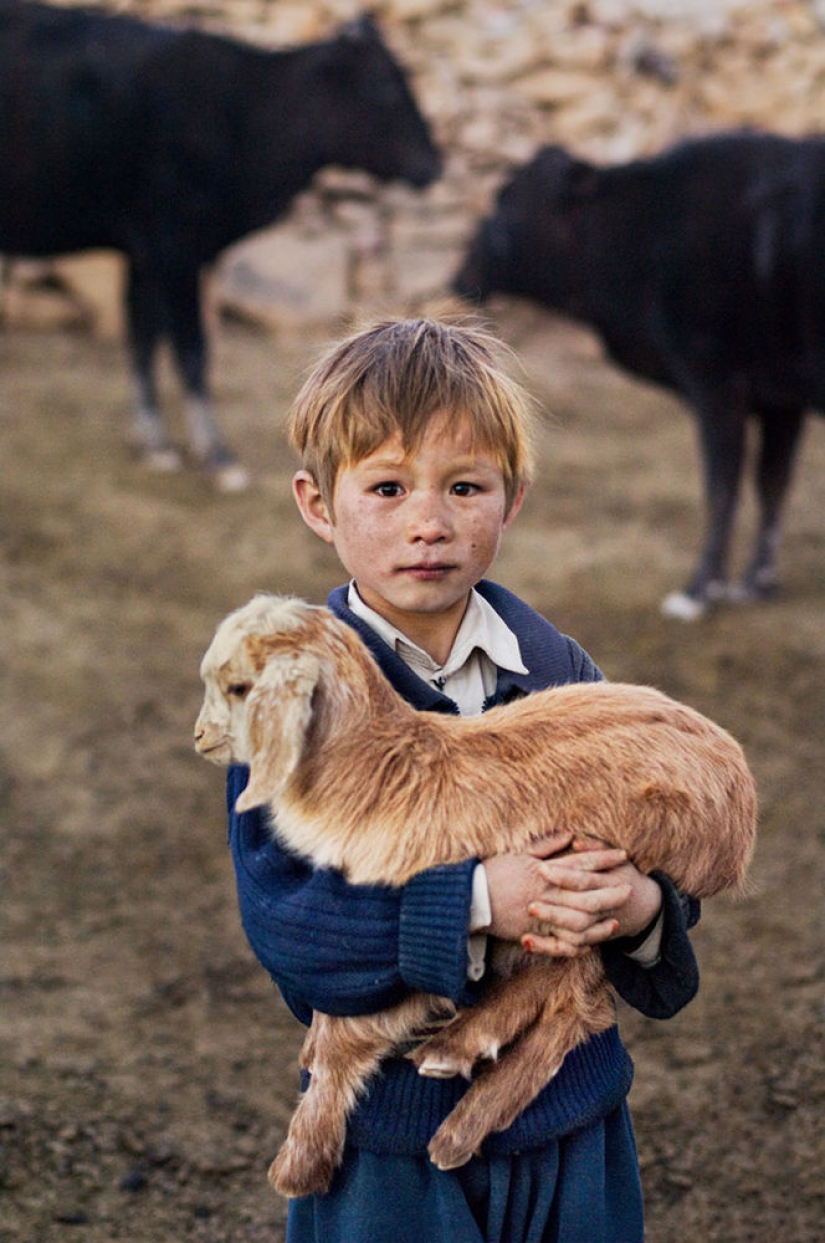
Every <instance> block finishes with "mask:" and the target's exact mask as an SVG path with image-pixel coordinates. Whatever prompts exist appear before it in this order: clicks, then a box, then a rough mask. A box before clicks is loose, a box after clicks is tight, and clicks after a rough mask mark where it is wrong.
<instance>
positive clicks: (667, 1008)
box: [227, 582, 699, 1153]
mask: <svg viewBox="0 0 825 1243" xmlns="http://www.w3.org/2000/svg"><path fill="white" fill-rule="evenodd" d="M478 590H479V591H480V593H481V594H482V595H483V596H484V597H485V599H487V600H488V601H489V602H490V603H491V604H492V605H493V607H494V608H495V609H496V611H497V612H498V613H499V614H500V616H501V617H502V618H503V620H504V621H505V622H506V623H507V625H508V626H509V627H510V629H511V630H512V631H514V633H515V634H516V635H517V636H518V639H519V644H520V647H521V655H522V660H523V662H524V664H525V666H526V668H527V669H528V671H529V672H528V673H526V674H517V673H511V672H509V671H507V670H500V672H499V678H498V685H497V688H496V692H495V695H494V696H493V697H492V698H491V699H490V700H489V702H488V704H487V705H485V706H486V707H490V706H492V705H493V704H496V703H503V702H506V701H507V700H509V699H512V698H514V697H517V696H521V695H524V694H529V693H530V692H531V691H535V690H539V689H542V688H544V687H547V686H559V685H562V684H564V683H567V682H592V681H598V680H600V679H601V676H602V675H601V673H600V672H599V670H598V668H597V667H596V666H595V665H594V663H593V661H592V660H591V659H590V657H589V656H588V655H587V653H586V652H585V651H584V650H583V649H582V648H581V647H580V646H579V645H578V644H577V643H576V642H575V641H574V640H573V639H571V638H569V637H567V636H565V635H562V634H560V633H559V631H558V630H556V629H555V627H553V626H552V625H550V623H549V622H547V621H546V620H545V619H544V618H543V617H541V616H540V615H539V614H538V613H536V612H535V611H534V610H533V609H531V608H530V607H529V606H528V605H526V604H524V603H523V601H521V600H519V599H518V598H517V597H516V596H514V595H512V594H511V593H510V592H508V591H506V590H505V589H504V588H502V587H499V586H497V585H495V584H493V583H488V582H482V583H480V584H479V586H478ZM346 599H347V594H346V588H338V589H337V590H336V591H334V592H333V593H332V595H331V596H330V598H329V605H330V608H331V609H332V610H333V612H334V613H336V614H337V615H338V616H339V617H341V618H342V619H343V620H344V621H346V622H347V623H348V624H349V625H351V626H352V627H353V628H354V629H355V630H356V631H357V632H358V634H359V635H360V636H361V638H362V639H363V641H364V643H365V644H366V646H367V647H368V648H369V649H370V651H371V652H372V653H373V655H374V656H375V658H376V659H377V661H378V663H379V665H380V667H381V669H382V670H383V672H384V673H385V675H386V676H387V678H388V679H389V681H390V682H391V683H392V684H393V686H395V687H396V689H397V690H398V691H399V693H400V694H401V695H403V696H404V698H405V699H407V700H408V701H409V702H410V703H411V704H413V706H414V707H416V708H418V709H421V710H423V711H434V712H452V713H454V712H455V711H456V706H455V704H454V703H453V702H452V700H450V699H448V698H447V697H446V696H444V695H442V694H441V693H440V692H439V691H437V690H435V689H433V688H432V687H430V686H428V685H427V683H425V682H424V681H422V680H421V679H420V678H419V677H417V675H416V674H415V673H413V672H412V670H410V669H409V667H408V666H407V665H406V664H405V663H404V662H403V661H402V660H401V659H400V657H398V656H396V654H395V653H394V652H393V651H392V649H391V648H390V647H388V646H387V644H386V643H384V641H383V640H382V639H380V638H379V637H378V636H377V635H376V634H375V633H374V631H372V630H371V629H370V627H369V626H367V625H366V624H365V623H364V622H363V621H362V620H361V619H360V618H358V617H356V616H355V615H354V614H353V613H352V612H351V611H350V609H349V608H348V607H347V603H346ZM247 780H248V770H247V768H246V767H245V766H243V765H234V766H233V767H231V768H230V770H229V774H228V779H227V804H228V811H229V842H230V847H231V850H232V857H233V861H234V864H235V870H236V876H237V884H238V900H239V905H240V911H241V918H242V921H243V926H244V929H245V931H246V935H247V937H248V939H249V942H250V944H251V946H252V949H253V950H254V952H255V954H256V955H257V957H258V959H259V961H260V962H261V963H262V964H263V966H264V967H265V968H266V969H267V970H268V971H269V973H270V974H271V976H272V978H273V979H274V980H275V982H276V983H277V985H278V987H279V988H280V990H281V993H282V995H283V997H284V999H285V1001H286V1003H287V1005H288V1006H289V1007H290V1009H291V1010H292V1012H293V1013H294V1014H295V1015H296V1017H297V1018H298V1019H300V1021H301V1022H303V1023H308V1022H309V1021H310V1018H311V1014H312V1010H313V1009H316V1010H320V1011H322V1012H324V1013H328V1014H339V1015H352V1014H363V1013H368V1012H372V1011H375V1010H380V1009H384V1008H386V1007H387V1006H390V1005H392V1004H394V1003H395V1002H397V1001H399V1000H400V999H401V998H403V997H404V996H405V995H406V994H407V993H408V992H409V991H410V990H414V989H420V990H422V991H424V992H429V993H437V994H439V995H441V996H446V997H450V998H452V999H453V1000H454V1001H456V1002H459V1003H461V1004H472V1001H473V998H474V996H477V989H478V987H483V981H482V984H481V985H480V986H476V985H471V984H469V983H468V981H467V927H468V919H469V907H470V900H471V886H472V874H473V870H474V868H475V866H476V863H477V860H475V859H468V860H467V862H466V863H461V864H450V865H446V866H443V867H436V868H431V869H429V870H428V871H426V872H422V873H420V874H419V875H418V876H415V877H413V878H412V880H410V881H408V883H407V884H406V885H404V886H402V887H400V888H395V889H394V888H390V887H389V886H380V885H357V886H356V885H349V884H347V883H346V882H345V881H344V879H343V877H341V876H340V875H339V874H338V873H337V872H334V871H331V870H329V869H319V870H314V869H312V868H311V867H310V866H308V865H307V864H306V863H305V862H304V861H302V860H301V859H298V858H296V857H295V856H293V855H291V854H289V853H288V852H287V851H285V850H283V849H282V847H281V846H280V845H279V844H278V843H277V841H276V840H275V839H274V838H273V835H272V831H271V828H270V826H269V824H268V822H267V816H266V813H265V812H264V811H263V809H255V810H253V811H250V812H246V813H245V814H243V815H239V814H238V813H236V812H235V810H234V804H235V800H236V798H237V797H238V795H239V794H240V792H241V790H242V789H243V788H244V786H245V785H246V782H247ZM657 880H659V882H660V884H661V886H662V892H663V895H664V928H663V935H662V947H661V956H660V960H659V962H658V963H657V964H656V965H655V966H653V967H650V968H642V967H641V966H639V964H637V963H636V962H634V961H633V959H631V958H629V957H628V956H627V954H626V953H625V952H624V951H625V949H626V948H627V946H623V944H622V942H621V941H620V940H617V941H613V942H610V943H609V944H607V945H605V946H603V947H602V950H601V953H602V956H603V959H604V962H605V967H606V970H607V974H608V976H609V978H610V981H611V983H612V984H613V986H614V987H615V988H616V990H617V992H618V993H619V994H620V995H621V996H622V997H623V998H624V1000H626V1001H627V1002H628V1003H629V1004H630V1005H632V1006H634V1007H635V1008H636V1009H638V1010H641V1011H642V1013H644V1014H647V1015H649V1016H651V1017H654V1018H668V1017H670V1016H671V1015H672V1014H675V1013H676V1012H677V1011H678V1010H680V1009H681V1008H682V1006H684V1005H686V1004H687V1002H688V1001H690V999H691V998H692V997H693V995H694V994H695V992H696V989H697V987H698V973H697V968H696V961H695V958H694V956H693V952H692V949H691V946H690V942H689V940H688V936H687V929H688V927H690V926H692V925H693V924H694V923H695V922H696V920H697V919H698V917H699V906H698V903H696V902H693V901H692V900H689V899H685V898H684V897H682V896H681V895H679V894H678V893H677V892H676V890H675V889H674V887H673V886H672V884H671V883H670V882H669V881H668V880H667V878H666V877H663V876H660V875H658V874H657ZM631 1079H632V1063H631V1061H630V1058H629V1056H628V1054H627V1052H626V1050H625V1048H624V1046H623V1045H622V1043H621V1040H620V1038H619V1033H618V1028H617V1027H615V1026H614V1027H613V1028H611V1029H610V1030H609V1031H606V1032H603V1033H601V1034H600V1035H598V1036H596V1037H594V1038H593V1039H591V1040H590V1041H588V1042H587V1043H586V1044H584V1045H582V1046H580V1047H579V1048H577V1049H575V1050H574V1051H573V1052H572V1053H571V1054H570V1055H569V1056H568V1057H567V1059H566V1060H565V1062H564V1064H563V1066H562V1068H561V1070H560V1071H559V1073H558V1075H556V1077H555V1078H554V1079H553V1080H552V1081H551V1083H550V1084H549V1085H548V1086H547V1087H546V1088H545V1089H544V1090H543V1092H542V1093H541V1094H540V1095H539V1096H538V1097H537V1098H536V1100H535V1101H534V1102H533V1103H532V1104H531V1105H530V1106H529V1107H528V1108H527V1109H526V1110H525V1111H524V1113H523V1114H521V1116H520V1117H519V1118H517V1119H516V1121H515V1122H514V1123H513V1125H512V1126H511V1127H510V1128H509V1129H508V1130H507V1131H504V1132H501V1133H499V1134H497V1135H494V1136H491V1137H490V1138H489V1139H488V1140H487V1141H486V1145H485V1151H487V1152H489V1153H494V1152H503V1153H508V1152H515V1151H518V1150H520V1149H524V1148H534V1147H538V1146H540V1145H542V1144H543V1143H545V1142H547V1141H549V1140H551V1139H554V1138H557V1137H558V1136H560V1135H563V1134H567V1133H569V1132H570V1131H573V1130H576V1129H578V1128H579V1127H581V1126H585V1125H587V1124H589V1123H591V1122H594V1121H596V1120H597V1119H599V1118H601V1117H604V1116H605V1115H606V1114H607V1113H608V1112H610V1110H611V1109H613V1108H615V1106H616V1105H617V1104H618V1103H619V1102H620V1101H621V1100H622V1099H623V1098H624V1096H625V1095H626V1094H627V1092H628V1090H629V1087H630V1082H631ZM466 1089H467V1084H466V1082H465V1081H464V1080H461V1079H458V1080H439V1079H427V1078H424V1077H423V1076H421V1075H419V1074H418V1073H417V1072H416V1070H415V1068H414V1067H413V1066H412V1064H411V1063H410V1062H408V1061H406V1060H404V1059H389V1060H388V1061H387V1062H386V1063H385V1064H384V1066H383V1067H382V1073H381V1074H380V1075H378V1076H376V1077H375V1079H374V1080H373V1082H372V1083H371V1085H370V1088H369V1090H368V1092H367V1094H366V1096H365V1098H364V1100H363V1101H362V1102H361V1104H360V1106H359V1108H358V1110H357V1112H356V1115H355V1116H354V1118H353V1120H352V1122H351V1125H350V1130H349V1139H350V1142H352V1143H354V1144H355V1145H356V1146H359V1147H363V1148H367V1149H370V1150H371V1151H374V1152H392V1153H416V1152H423V1151H424V1149H425V1148H426V1145H427V1142H428V1141H429V1139H430V1138H431V1136H432V1135H433V1133H434V1132H435V1131H436V1129H437V1128H438V1126H439V1124H440V1123H441V1121H442V1120H443V1118H444V1117H445V1116H446V1115H447V1113H449V1112H450V1110H451V1109H452V1108H453V1106H454V1105H455V1104H456V1102H457V1101H458V1099H459V1098H460V1097H461V1096H462V1095H463V1093H464V1092H465V1091H466Z"/></svg>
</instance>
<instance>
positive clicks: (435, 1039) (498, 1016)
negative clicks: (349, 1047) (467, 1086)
mask: <svg viewBox="0 0 825 1243" xmlns="http://www.w3.org/2000/svg"><path fill="white" fill-rule="evenodd" d="M562 969H563V968H562V967H560V965H559V962H558V960H555V961H554V960H552V959H549V958H544V959H535V960H532V961H530V962H526V963H525V964H524V965H523V966H521V967H520V968H519V969H518V970H516V971H515V972H514V974H513V975H511V976H508V977H507V979H505V980H500V981H498V983H496V984H494V985H493V986H492V988H490V989H489V990H488V991H487V992H486V993H485V994H484V996H483V997H482V998H481V1000H480V1001H479V1002H477V1004H476V1005H474V1006H470V1007H469V1008H468V1009H466V1010H461V1011H460V1013H459V1014H458V1016H457V1017H456V1018H454V1019H453V1021H452V1022H451V1023H448V1024H447V1025H446V1026H445V1027H442V1028H441V1030H440V1031H438V1032H436V1033H435V1034H434V1035H433V1036H431V1037H430V1038H429V1039H428V1040H426V1041H425V1042H424V1044H422V1045H420V1046H419V1047H418V1048H417V1049H414V1050H413V1052H412V1053H410V1055H409V1056H410V1059H411V1061H413V1062H414V1063H415V1065H416V1066H417V1068H418V1073H419V1074H421V1075H426V1076H427V1077H428V1078H431V1079H451V1078H452V1077H453V1076H454V1075H463V1076H464V1078H465V1079H469V1078H471V1077H472V1073H473V1068H474V1067H475V1065H476V1063H478V1062H483V1061H495V1060H496V1058H497V1057H498V1055H499V1052H500V1050H501V1049H503V1048H504V1047H505V1046H506V1045H508V1044H510V1043H511V1041H513V1040H515V1039H516V1037H517V1036H519V1035H520V1034H521V1033H522V1032H523V1031H524V1030H525V1029H526V1028H527V1027H529V1026H530V1025H531V1024H532V1023H534V1022H535V1020H536V1018H537V1016H538V1015H539V1013H540V1012H541V1009H542V1007H543V1006H544V1004H545V1001H546V999H547V996H548V994H549V993H551V992H552V990H553V989H554V988H555V984H556V979H557V976H558V974H559V972H560V970H562Z"/></svg>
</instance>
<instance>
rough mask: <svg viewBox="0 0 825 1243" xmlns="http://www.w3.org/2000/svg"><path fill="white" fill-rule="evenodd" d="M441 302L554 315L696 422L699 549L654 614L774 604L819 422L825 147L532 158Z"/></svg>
mask: <svg viewBox="0 0 825 1243" xmlns="http://www.w3.org/2000/svg"><path fill="white" fill-rule="evenodd" d="M454 288H455V289H456V291H457V292H458V293H460V294H461V295H463V296H464V297H469V298H484V297H485V296H487V295H489V294H491V293H494V292H500V293H506V294H517V295H521V296H523V297H525V298H528V299H531V300H533V301H535V302H537V303H540V304H541V305H543V306H545V307H550V308H552V309H554V310H558V311H562V312H565V313H567V314H569V315H571V316H573V317H575V318H577V319H579V320H581V321H583V322H584V323H586V324H588V325H590V326H592V327H593V328H594V329H595V330H596V331H597V332H598V333H599V335H600V336H601V338H602V340H603V342H604V344H605V346H606V348H607V350H608V352H609V354H610V355H611V356H612V358H613V359H615V360H616V362H618V363H620V364H621V365H622V366H624V367H625V368H627V370H628V371H631V372H635V373H637V374H638V375H640V376H644V377H646V378H647V379H649V380H653V381H656V382H657V383H659V384H662V385H664V386H666V387H668V388H671V389H673V390H675V391H676V392H677V393H679V394H681V395H682V396H683V397H684V398H685V399H686V400H687V401H688V402H689V403H690V405H691V406H692V407H693V409H694V411H695V412H696V414H697V416H698V424H699V430H700V434H701V446H702V456H703V464H704V473H705V489H706V499H707V509H708V533H707V538H706V542H705V546H704V550H703V552H702V556H701V559H700V560H699V563H698V566H697V568H696V570H695V572H694V574H693V576H692V577H691V579H690V582H689V583H688V585H687V588H686V590H685V591H684V592H680V593H678V594H677V595H673V596H669V597H668V599H667V600H666V601H665V604H664V606H663V607H664V609H665V611H666V612H668V613H671V614H674V615H681V616H696V615H698V614H699V613H701V612H702V611H703V610H704V609H705V608H706V607H707V605H708V603H709V602H710V601H712V600H714V599H717V598H721V597H727V598H736V599H753V598H756V597H761V596H767V595H770V594H771V593H772V592H773V591H774V590H775V589H776V583H777V578H776V550H777V544H778V540H779V524H780V515H781V509H782V505H783V501H784V499H785V496H786V492H787V489H788V485H789V482H790V478H791V473H792V467H793V460H794V453H795V450H796V448H797V446H798V443H799V438H800V432H801V430H802V425H803V420H804V417H805V411H806V409H807V408H813V409H817V410H819V411H821V410H823V409H825V139H823V138H819V137H814V138H806V139H793V138H783V137H779V136H775V135H769V134H758V133H752V132H738V133H730V134H721V135H716V136H714V137H710V138H704V139H696V140H692V141H687V142H684V143H682V144H680V145H678V146H676V147H674V148H672V149H671V150H670V151H667V152H665V153H664V154H661V155H659V156H656V157H654V158H652V159H645V160H638V161H634V162H632V163H628V164H625V165H621V166H618V167H612V168H598V167H594V166H593V165H592V164H590V163H586V162H584V161H583V160H579V159H575V158H573V157H572V156H571V155H570V154H568V153H567V152H566V151H564V150H562V149H561V148H559V147H556V146H549V147H545V148H543V149H542V150H540V151H539V152H538V153H537V155H536V156H535V157H534V158H533V159H532V160H531V161H530V162H529V163H528V164H526V165H524V166H523V167H522V168H520V169H519V170H518V171H517V172H516V173H515V175H514V176H513V177H512V180H510V181H509V183H508V184H507V185H505V186H504V188H503V189H502V190H501V192H500V194H499V197H498V201H497V205H496V207H495V210H494V211H493V213H492V215H491V216H490V217H489V218H488V219H487V220H485V221H484V222H483V223H482V224H481V225H480V227H479V230H478V232H477V234H476V237H475V239H474V241H473V242H472V243H471V245H470V247H469V251H468V253H467V255H466V258H465V261H464V264H463V266H462V268H461V270H460V272H459V273H458V275H457V276H456V278H455V282H454ZM749 417H754V418H755V419H756V420H757V421H758V424H759V428H760V431H761V447H760V455H759V462H758V466H757V469H756V481H757V487H758V492H759V502H760V511H761V512H760V525H759V532H758V536H757V540H756V548H755V551H754V554H753V559H752V561H751V563H750V565H749V566H748V568H747V571H746V573H745V575H744V579H743V580H742V582H741V583H739V584H737V585H736V586H735V587H728V586H727V558H728V546H729V542H730V535H731V531H732V527H733V522H734V517H735V512H736V505H737V495H738V489H739V483H740V475H741V473H742V466H743V460H744V454H745V438H746V425H747V422H748V419H749Z"/></svg>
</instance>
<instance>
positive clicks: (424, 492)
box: [294, 412, 523, 662]
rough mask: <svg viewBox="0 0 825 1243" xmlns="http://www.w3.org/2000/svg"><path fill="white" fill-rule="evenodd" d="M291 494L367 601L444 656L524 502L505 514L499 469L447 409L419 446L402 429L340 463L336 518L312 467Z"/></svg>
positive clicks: (301, 474) (435, 655) (434, 653)
mask: <svg viewBox="0 0 825 1243" xmlns="http://www.w3.org/2000/svg"><path fill="white" fill-rule="evenodd" d="M294 491H295V497H296V500H297V502H298V506H299V508H300V510H301V513H302V515H303V518H304V520H305V522H306V523H307V524H308V526H309V527H310V528H311V529H312V530H313V531H315V533H316V534H317V535H320V536H321V538H322V539H324V540H326V541H327V543H330V544H332V545H333V546H334V548H335V551H336V552H337V553H338V556H339V557H340V559H341V562H342V563H343V565H344V568H345V569H346V570H347V572H348V573H349V574H350V575H351V576H352V577H353V578H354V579H355V581H356V584H357V586H358V591H359V594H360V595H361V598H362V599H363V600H364V602H365V603H366V604H368V605H369V606H370V607H371V608H373V609H375V611H376V612H377V613H379V614H380V615H381V616H382V617H384V618H386V619H387V620H388V621H390V622H392V623H393V624H394V625H395V626H397V627H398V629H399V630H401V631H403V633H404V634H406V635H407V636H408V637H409V638H410V639H412V640H413V641H414V642H416V643H418V644H419V646H421V647H423V648H424V650H425V651H427V652H429V653H430V655H431V656H432V657H433V658H434V659H435V660H437V661H439V662H443V661H444V660H446V658H447V655H448V654H449V651H450V648H451V647H452V643H453V640H454V638H455V635H456V633H457V631H458V627H459V625H460V624H461V618H462V617H463V615H464V610H465V608H466V605H467V599H468V596H469V593H470V589H471V587H473V586H474V585H475V584H476V583H477V582H478V581H479V579H480V578H483V577H484V574H485V573H486V571H487V569H488V568H489V566H490V565H491V564H492V562H493V561H494V559H495V556H496V553H497V552H498V548H499V543H500V541H501V537H502V534H503V533H504V531H505V529H506V528H507V526H509V524H510V522H512V520H513V518H514V517H515V516H516V514H517V512H518V510H519V508H520V507H521V502H522V499H523V491H522V493H520V494H519V496H518V497H517V498H516V500H515V502H514V503H513V505H512V506H511V507H510V511H509V513H508V512H507V511H506V506H507V501H506V495H505V488H504V476H503V472H502V469H501V467H500V466H499V464H498V462H497V461H496V459H495V458H494V457H493V455H492V454H491V453H489V452H488V451H485V450H481V449H477V450H476V451H473V449H472V442H471V438H470V435H469V431H468V428H467V425H466V422H465V421H464V420H462V419H461V418H460V417H457V416H455V415H452V414H451V413H449V412H438V413H437V414H435V415H433V418H432V419H431V421H430V423H429V426H428V428H427V431H426V433H425V435H424V437H423V439H422V442H421V444H420V446H419V447H418V449H417V450H416V451H415V452H414V453H412V454H410V455H408V456H405V454H404V450H403V447H402V444H401V437H400V435H396V436H393V437H391V438H390V439H389V440H387V441H385V442H384V443H383V444H382V445H380V446H379V447H378V449H376V450H375V451H374V452H373V453H371V454H370V455H369V456H368V457H366V458H363V459H362V460H361V461H360V462H356V463H355V465H353V466H348V467H345V468H343V469H342V470H341V471H340V473H339V475H338V478H337V480H336V484H335V492H334V496H333V508H334V517H333V515H332V513H331V512H330V509H329V507H328V506H327V505H326V503H325V502H324V500H323V498H322V496H321V494H320V492H319V490H318V487H317V485H316V484H315V481H314V480H313V479H312V476H311V475H309V474H308V473H307V472H306V471H299V472H298V474H297V475H296V476H295V481H294Z"/></svg>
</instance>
